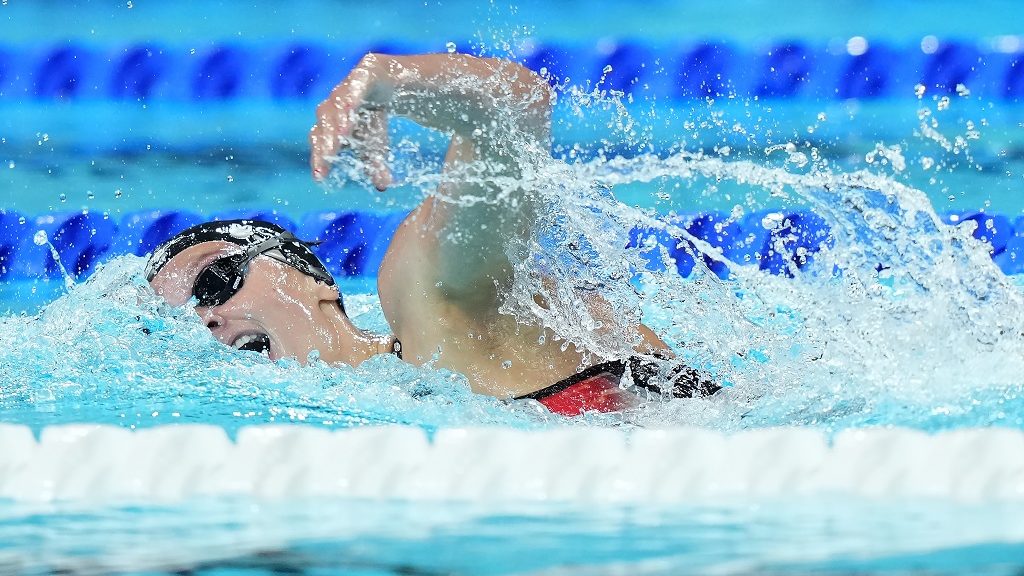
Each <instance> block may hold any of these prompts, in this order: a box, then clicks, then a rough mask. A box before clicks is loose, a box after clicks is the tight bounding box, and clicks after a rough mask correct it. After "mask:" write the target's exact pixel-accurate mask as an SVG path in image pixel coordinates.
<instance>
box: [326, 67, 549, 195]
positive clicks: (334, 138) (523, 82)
mask: <svg viewBox="0 0 1024 576" xmlns="http://www.w3.org/2000/svg"><path fill="white" fill-rule="evenodd" d="M550 99H551V90H550V87H549V86H548V84H547V82H546V81H545V80H543V79H542V78H540V77H539V76H537V75H536V74H534V73H533V72H531V71H530V70H527V69H526V68H523V67H522V66H520V65H518V64H516V63H514V62H509V61H506V60H498V59H493V58H478V57H475V56H470V55H468V54H447V53H445V54H419V55H413V56H389V55H386V54H367V55H366V56H364V57H363V58H362V59H361V60H360V61H359V64H357V65H356V67H355V68H353V69H352V71H351V72H349V74H348V76H347V77H346V78H345V79H344V80H342V81H341V83H340V84H338V86H337V87H335V88H334V90H332V91H331V93H330V95H329V96H328V97H327V99H326V100H324V101H323V102H322V103H321V104H320V105H319V106H318V107H317V110H316V111H317V122H316V125H314V126H313V128H312V130H310V132H309V142H310V146H311V152H312V154H311V158H310V165H311V168H312V171H313V178H315V179H317V180H323V179H324V178H326V177H327V173H328V171H329V168H330V166H329V162H330V160H331V159H332V158H333V157H334V156H336V155H337V154H338V153H339V152H341V151H342V150H344V149H349V150H351V151H352V152H353V153H355V154H356V156H357V157H358V158H359V159H360V160H361V161H362V163H363V166H364V168H365V170H366V174H367V176H369V178H370V180H371V181H372V182H373V185H374V186H375V187H376V188H377V189H378V190H384V189H386V188H387V187H388V186H389V185H390V184H391V170H390V169H389V168H388V164H387V160H388V153H389V142H388V131H387V128H388V117H389V116H390V115H392V114H393V115H396V116H403V117H406V118H409V119H410V120H412V121H414V122H416V123H418V124H420V125H421V126H425V127H427V128H434V129H436V130H440V131H442V132H446V133H448V134H451V135H452V136H453V140H452V146H451V147H450V149H449V154H448V156H447V158H446V162H445V167H446V169H448V168H450V167H451V165H452V164H453V162H452V160H453V159H454V160H458V161H459V162H461V163H468V162H470V161H472V160H474V159H481V160H487V161H489V162H490V163H491V165H492V166H493V167H497V169H498V170H500V169H501V168H507V167H508V165H509V155H508V154H507V153H504V152H501V151H500V150H499V148H500V146H501V145H505V146H506V147H507V146H508V145H509V142H514V143H515V146H516V147H521V146H522V145H530V144H537V145H538V146H539V147H542V148H543V149H547V148H549V147H550V137H551V132H550V128H551V117H550V112H551V105H550ZM513 134H515V135H516V137H515V138H512V137H510V136H511V135H513ZM506 152H507V151H506ZM449 192H452V190H449Z"/></svg>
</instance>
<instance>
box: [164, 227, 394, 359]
mask: <svg viewBox="0 0 1024 576" xmlns="http://www.w3.org/2000/svg"><path fill="white" fill-rule="evenodd" d="M241 250H242V249H241V248H240V247H239V246H237V245H235V244H232V243H230V242H220V241H214V242H205V243H203V244H197V245H195V246H192V247H190V248H188V249H186V250H184V251H182V252H181V253H180V254H178V255H176V256H175V257H174V258H172V259H171V260H170V261H169V262H168V263H167V264H166V265H165V266H164V267H163V268H161V270H160V272H159V273H158V274H157V275H156V276H155V277H154V278H153V280H152V281H151V284H152V286H153V289H154V290H155V291H156V293H157V294H159V295H160V296H163V297H164V299H165V300H167V302H168V303H169V304H171V305H173V306H181V305H184V304H185V303H186V302H188V301H189V299H190V298H192V288H193V285H194V284H195V281H196V277H197V276H198V275H199V274H200V273H201V272H202V271H203V270H205V269H206V267H207V266H209V265H210V264H212V263H214V262H216V261H217V260H218V259H220V258H223V257H225V256H230V255H233V254H237V253H239V252H241ZM337 300H338V290H337V287H335V286H328V285H327V284H324V283H322V282H317V281H316V280H315V279H314V278H312V277H310V276H307V275H305V274H303V273H302V272H300V271H298V270H296V269H295V268H292V267H291V266H288V265H286V264H283V263H281V262H278V261H277V260H274V259H272V258H270V257H268V256H265V255H263V256H258V257H256V258H255V259H254V260H252V262H250V263H249V266H248V271H247V272H246V273H245V280H244V282H243V284H242V287H241V288H240V289H239V290H238V292H237V293H236V294H234V295H233V296H231V297H230V298H229V299H228V300H227V301H225V302H223V303H221V304H218V305H215V306H197V307H196V313H198V314H199V317H200V318H202V320H203V322H204V323H206V326H207V327H208V328H209V329H210V331H211V332H213V335H214V336H215V337H216V338H217V339H218V340H220V341H221V342H223V343H224V344H227V345H228V346H233V347H235V348H243V349H247V350H257V351H259V352H264V353H266V354H267V355H268V356H269V357H270V359H271V360H277V359H278V358H288V357H293V358H295V359H296V360H298V361H299V362H301V363H303V364H305V363H306V360H307V358H308V356H309V354H310V352H312V351H313V350H316V351H318V352H319V355H320V358H321V359H322V360H323V361H325V362H332V363H333V362H343V363H345V364H349V365H358V364H359V363H360V362H362V361H363V360H365V359H366V358H368V357H369V356H370V355H372V353H373V352H375V350H370V349H369V347H368V342H370V338H369V337H368V336H367V335H365V334H363V333H362V332H361V331H359V330H358V329H356V328H355V327H354V326H352V324H351V322H350V321H349V320H348V318H347V317H346V316H345V315H344V314H343V313H342V312H341V309H340V308H339V307H338V304H337Z"/></svg>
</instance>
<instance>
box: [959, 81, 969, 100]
mask: <svg viewBox="0 0 1024 576" xmlns="http://www.w3.org/2000/svg"><path fill="white" fill-rule="evenodd" d="M956 95H957V96H960V97H961V98H966V97H967V96H970V95H971V91H970V90H968V89H967V86H964V85H963V84H957V85H956Z"/></svg>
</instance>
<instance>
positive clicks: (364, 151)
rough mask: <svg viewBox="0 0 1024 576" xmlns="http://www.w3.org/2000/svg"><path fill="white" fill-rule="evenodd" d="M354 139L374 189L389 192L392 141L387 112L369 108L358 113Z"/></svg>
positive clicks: (353, 132)
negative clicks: (389, 156)
mask: <svg viewBox="0 0 1024 576" xmlns="http://www.w3.org/2000/svg"><path fill="white" fill-rule="evenodd" d="M352 139H353V141H354V142H355V143H356V147H357V148H356V153H357V155H358V156H359V159H360V161H362V163H363V167H364V169H365V170H366V175H367V176H368V177H369V178H370V181H371V182H373V186H374V188H376V189H377V190H379V191H381V192H383V191H384V190H387V188H388V186H390V185H391V169H390V168H388V155H389V152H390V139H389V137H388V115H387V112H386V111H384V110H381V109H368V108H364V109H362V110H360V111H359V112H357V113H356V123H355V126H354V127H353V129H352Z"/></svg>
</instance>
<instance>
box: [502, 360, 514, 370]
mask: <svg viewBox="0 0 1024 576" xmlns="http://www.w3.org/2000/svg"><path fill="white" fill-rule="evenodd" d="M501 367H502V369H504V370H508V369H509V368H511V367H512V361H511V360H505V361H504V362H502V363H501Z"/></svg>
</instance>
